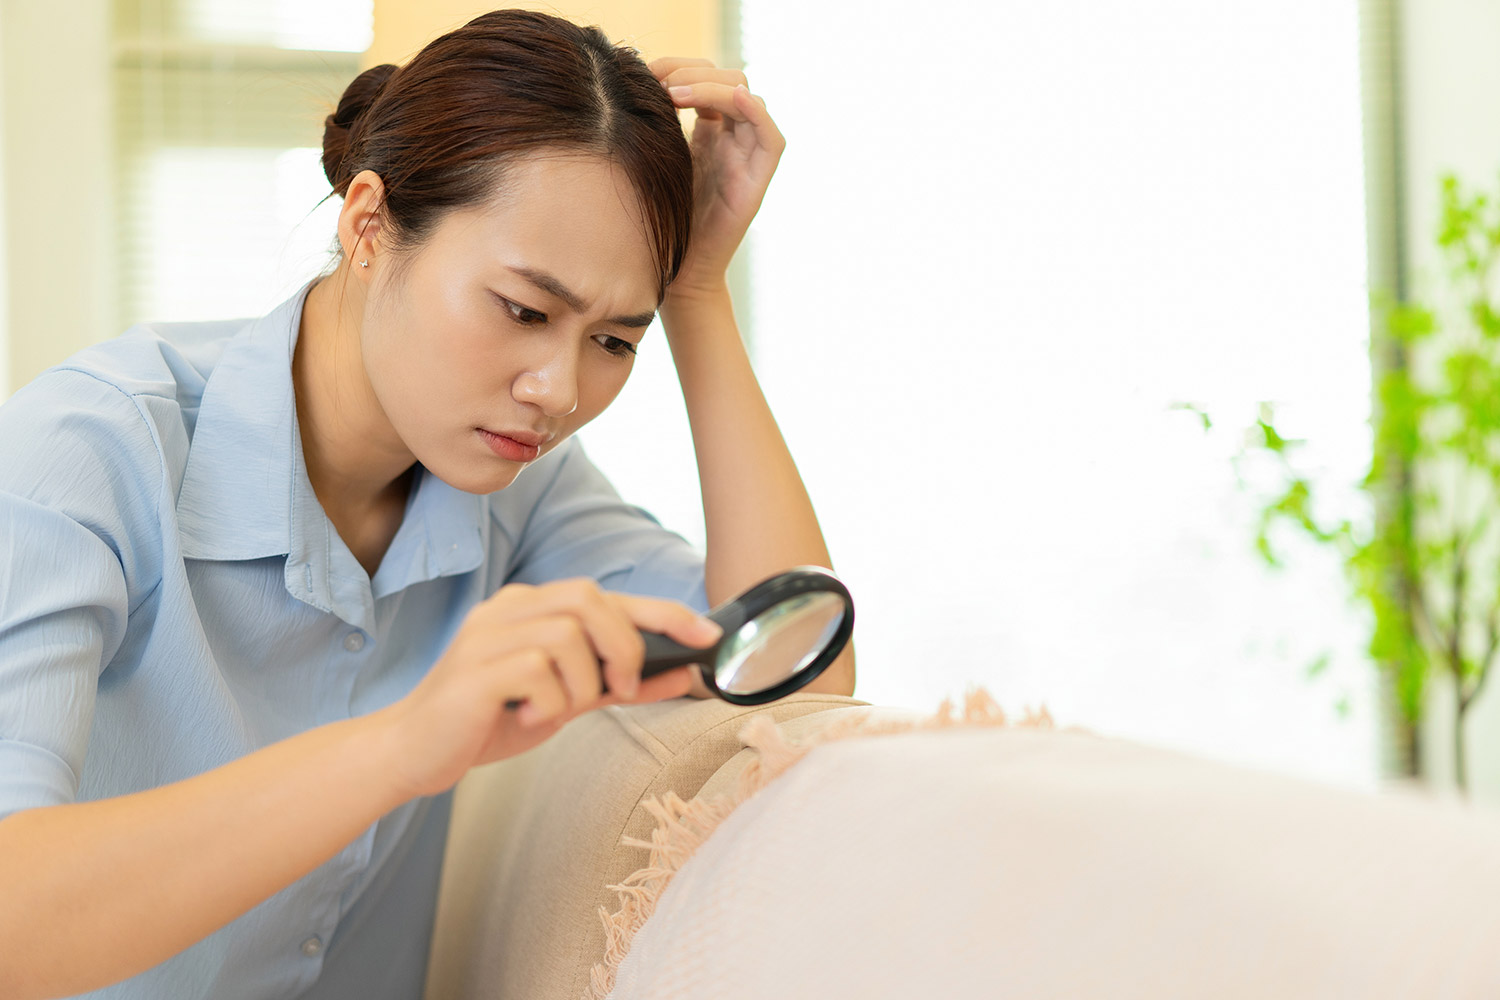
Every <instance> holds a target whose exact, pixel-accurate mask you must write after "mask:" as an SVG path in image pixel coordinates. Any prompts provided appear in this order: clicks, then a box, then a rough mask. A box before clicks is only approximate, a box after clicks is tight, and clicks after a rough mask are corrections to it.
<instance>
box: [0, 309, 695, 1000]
mask: <svg viewBox="0 0 1500 1000" xmlns="http://www.w3.org/2000/svg"><path fill="white" fill-rule="evenodd" d="M310 287H311V282H309V283H308V284H307V285H304V286H303V288H302V289H301V290H300V291H299V292H298V293H297V294H296V295H294V296H293V297H292V298H290V299H288V300H287V301H286V302H285V303H283V304H282V305H280V306H278V307H277V308H276V309H275V310H274V311H273V312H271V313H270V314H269V315H267V316H265V317H262V318H260V319H256V320H227V321H215V322H206V323H155V324H146V325H142V326H137V327H133V328H132V329H130V330H128V331H127V332H126V333H125V334H123V335H122V336H120V337H118V338H115V339H114V340H110V341H106V342H105V343H102V344H99V345H97V346H95V347H93V348H90V349H88V350H86V351H83V352H82V353H80V354H78V355H76V356H74V357H73V358H71V359H69V360H68V361H67V362H65V363H64V364H62V365H60V366H58V367H57V368H53V369H51V370H49V371H47V372H45V373H43V374H42V375H41V376H40V377H38V378H37V379H36V380H35V381H33V382H32V383H30V384H29V385H27V386H26V387H24V388H23V389H21V390H20V391H19V392H17V393H16V394H15V395H14V396H13V397H12V398H11V399H10V400H9V401H7V402H6V403H5V405H4V406H0V818H3V817H4V816H7V815H9V814H11V813H13V812H15V811H17V810H20V809H27V808H31V807H36V806H46V805H54V804H59V803H67V802H75V801H86V800H93V799H101V798H107V797H111V796H117V795H125V794H129V793H132V792H138V791H142V790H145V789H148V788H153V787H156V786H159V785H163V784H167V783H169V782H174V781H181V780H182V779H185V778H189V777H191V776H193V775H196V774H199V773H201V772H204V771H207V770H210V769H212V768H216V767H220V766H222V765H224V764H227V763H229V762H230V761H232V760H235V759H236V758H238V757H241V756H243V755H244V754H247V753H250V752H252V751H255V750H258V749H260V748H262V747H264V746H266V745H268V744H271V743H275V742H277V741H278V740H283V739H286V738H287V737H290V736H293V735H295V734H297V733H300V732H303V731H304V730H307V729H310V728H312V727H315V726H320V725H323V724H325V723H329V722H333V721H336V720H339V719H346V718H350V717H352V716H358V715H363V714H366V713H368V712H371V711H374V710H376V709H378V708H381V707H383V706H385V705H388V704H390V703H392V702H393V701H396V700H397V699H399V698H401V697H402V696H403V695H405V694H406V693H407V692H408V691H410V690H411V689H412V688H413V687H414V686H415V685H416V683H417V681H418V680H420V678H421V677H422V676H423V674H424V673H426V671H427V670H428V669H429V667H431V665H432V664H433V663H434V662H435V660H436V659H437V658H438V656H439V655H440V654H441V653H442V651H443V650H444V649H445V648H446V646H447V644H448V641H449V639H450V638H451V637H452V636H453V634H454V632H455V630H456V629H457V628H458V626H459V623H460V622H461V620H462V619H463V617H464V615H465V613H466V612H467V611H468V610H469V609H470V608H472V607H473V606H474V605H475V604H476V603H478V602H479V601H481V600H483V599H484V598H485V597H486V596H488V595H489V594H491V593H493V592H494V591H495V590H496V589H498V588H499V587H500V586H501V585H502V584H504V583H507V582H511V581H524V582H528V583H541V582H544V581H547V580H554V579H560V578H563V577H569V576H590V577H593V578H594V579H596V580H597V581H599V583H600V584H601V585H602V586H603V587H605V588H606V589H610V590H621V591H628V592H632V593H638V594H649V595H653V596H659V597H670V598H674V599H677V600H680V601H683V602H685V603H687V604H689V605H691V606H693V607H695V608H696V609H698V610H700V611H703V610H707V607H708V602H707V598H706V596H705V592H704V578H703V558H702V555H701V554H700V553H699V552H698V551H697V550H695V549H694V548H693V547H691V546H690V545H688V543H687V542H685V541H684V540H683V539H682V538H681V537H680V536H678V535H676V534H674V533H672V532H669V531H667V530H666V529H664V528H663V527H661V525H660V524H658V523H657V522H656V520H655V519H654V518H652V517H651V515H649V514H647V513H646V512H645V511H643V510H641V509H640V508H638V507H635V506H632V505H630V504H627V503H625V502H623V501H622V500H621V499H620V497H619V496H618V495H617V494H616V492H615V491H614V489H613V488H611V486H610V485H609V483H608V482H607V481H606V480H605V478H604V477H603V476H602V475H601V474H600V473H599V471H598V470H597V469H596V468H595V467H594V466H593V465H592V464H591V463H590V462H589V460H588V458H587V457H586V456H585V455H584V453H583V450H582V448H581V447H580V446H579V445H578V443H577V441H576V439H570V440H569V441H567V442H564V443H563V444H561V445H559V446H558V447H557V448H556V449H555V450H554V451H552V452H551V453H549V454H547V455H546V456H544V457H543V458H541V459H540V460H538V461H537V462H535V463H534V464H533V465H532V466H530V467H528V468H526V469H524V470H523V471H522V472H521V474H520V476H519V477H517V479H516V480H515V482H514V483H513V484H512V485H511V486H509V487H508V488H506V489H505V490H502V491H500V492H498V493H493V494H490V495H487V496H478V495H474V494H469V493H464V492H462V491H460V490H457V489H454V488H453V487H451V486H448V485H447V484H446V483H444V482H443V481H441V480H440V479H438V478H436V477H435V476H432V475H430V474H429V473H427V472H426V470H424V469H421V468H420V467H419V468H418V470H417V479H416V481H415V483H414V486H413V488H412V490H411V494H410V497H409V499H408V501H407V506H406V513H405V516H404V518H403V520H402V522H401V526H400V529H399V530H398V531H397V533H396V536H395V539H394V541H393V542H392V543H391V546H390V549H389V551H387V553H386V555H385V558H384V559H383V560H382V561H381V563H380V567H379V569H378V570H377V571H376V573H375V577H374V579H373V580H372V579H370V577H369V575H368V574H366V572H365V571H364V569H363V568H362V567H361V566H360V565H359V563H358V562H357V561H356V560H355V558H354V556H353V554H352V553H351V552H350V551H349V549H348V548H347V547H346V546H345V544H344V542H343V541H342V539H340V537H339V535H338V533H337V532H336V531H335V530H334V528H333V526H332V524H331V523H330V522H329V520H328V518H327V516H326V515H325V514H324V512H323V509H322V507H321V506H320V505H319V503H318V500H317V497H316V496H315V495H314V493H313V490H312V485H311V483H310V482H309V481H308V477H307V469H306V466H305V465H304V463H303V455H302V445H301V439H300V437H299V435H298V430H297V414H296V407H295V404H294V398H293V390H292V381H291V355H292V347H293V345H294V344H295V342H296V338H297V330H298V324H299V322H300V319H301V315H302V303H303V300H304V298H305V296H306V294H307V291H308V289H309V288H310ZM451 798H452V793H451V792H448V793H445V794H443V795H439V796H435V797H432V798H423V799H417V800H414V801H412V802H409V803H407V804H405V805H403V806H401V807H400V808H398V809H396V810H395V811H393V812H391V813H389V814H388V815H386V816H384V817H382V818H381V819H380V820H379V821H378V822H377V823H375V824H374V825H372V826H371V827H369V828H368V829H366V830H365V831H364V832H363V833H362V834H360V836H358V837H357V838H355V840H354V842H353V843H351V844H349V845H348V846H347V847H345V848H344V849H343V850H341V851H340V852H339V853H338V854H337V855H335V856H334V857H333V858H332V859H330V860H329V861H328V862H327V863H325V864H323V865H322V866H320V867H319V868H318V869H317V870H316V871H314V872H312V873H311V874H310V875H308V876H307V877H306V878H303V879H300V880H299V881H297V882H295V883H293V884H292V885H290V886H288V887H286V888H285V889H283V890H282V891H281V892H278V893H277V894H276V895H274V896H272V897H271V898H270V899H268V900H266V901H264V902H263V903H261V904H260V905H259V906H256V907H255V908H254V909H253V910H251V911H249V912H248V913H246V914H244V915H243V916H241V917H240V918H239V919H237V920H235V921H234V922H232V923H230V924H229V925H227V926H226V927H224V928H222V929H220V930H219V931H217V932H216V933H214V934H212V935H210V936H209V937H208V938H206V939H204V940H203V941H201V942H199V943H197V944H195V945H193V946H192V947H191V948H189V949H188V950H187V951H185V952H183V953H182V954H179V955H177V956H175V957H173V958H171V959H169V960H168V961H166V962H163V963H162V964H161V965H159V966H157V967H155V968H153V969H150V970H149V971H147V972H145V973H142V974H141V975H138V976H135V977H133V978H131V979H129V980H127V981H125V982H123V983H119V984H116V985H115V986H112V987H109V988H107V989H103V990H100V991H97V992H95V993H91V994H88V996H94V997H109V998H112V1000H124V998H132V1000H135V998H139V1000H146V998H150V1000H163V998H168V997H170V998H172V1000H190V998H196V997H204V998H208V997H212V998H215V1000H239V998H252V997H277V998H285V997H315V998H339V1000H381V998H387V997H389V998H401V1000H416V998H418V997H420V995H421V991H422V984H423V979H424V976H425V972H426V963H427V951H428V942H429V936H430V934H431V930H432V922H433V914H434V908H435V903H436V893H437V882H438V874H439V870H440V867H441V863H442V855H443V845H444V838H445V836H446V831H447V821H448V813H449V804H450V801H451ZM3 947H4V944H3V943H0V948H3Z"/></svg>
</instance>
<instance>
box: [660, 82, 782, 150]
mask: <svg viewBox="0 0 1500 1000" xmlns="http://www.w3.org/2000/svg"><path fill="white" fill-rule="evenodd" d="M667 93H668V94H670V95H671V96H672V103H673V104H675V105H676V106H677V107H679V108H693V109H695V110H696V111H697V112H698V114H699V115H700V116H701V115H703V113H704V112H706V111H708V112H715V113H717V114H719V115H722V116H723V117H725V118H731V119H733V120H735V121H742V122H747V123H748V124H749V125H750V127H751V128H753V129H754V130H755V141H756V143H757V144H758V145H759V146H761V147H762V148H764V149H768V150H771V151H772V152H774V153H776V154H778V155H779V154H780V153H781V151H782V150H784V149H785V148H786V139H784V138H783V137H782V135H781V130H780V129H778V128H777V127H776V123H775V122H774V121H772V120H771V114H770V112H768V111H767V110H766V105H765V102H764V101H762V100H761V99H760V98H758V97H756V96H755V95H754V94H752V93H750V91H749V90H748V89H747V88H745V87H742V86H735V87H731V86H728V85H727V84H723V83H695V84H691V85H690V86H687V87H672V88H670V89H669V90H668V91H667Z"/></svg>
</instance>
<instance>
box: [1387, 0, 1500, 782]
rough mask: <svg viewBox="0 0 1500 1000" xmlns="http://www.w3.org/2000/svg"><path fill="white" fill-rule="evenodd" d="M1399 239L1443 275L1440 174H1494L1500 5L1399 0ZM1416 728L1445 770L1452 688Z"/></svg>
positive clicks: (1485, 754) (1497, 739)
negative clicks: (1402, 228)
mask: <svg viewBox="0 0 1500 1000" xmlns="http://www.w3.org/2000/svg"><path fill="white" fill-rule="evenodd" d="M1400 8H1401V9H1400V20H1399V31H1400V45H1401V59H1402V62H1403V65H1402V67H1401V70H1402V75H1401V78H1400V81H1399V84H1400V86H1401V87H1402V90H1403V96H1402V105H1401V116H1402V128H1403V130H1404V156H1403V169H1404V184H1403V192H1404V197H1405V200H1406V213H1405V225H1406V240H1407V248H1408V253H1409V257H1408V260H1409V261H1410V264H1409V270H1410V274H1411V283H1412V287H1413V291H1414V292H1415V293H1416V295H1418V296H1419V297H1420V296H1423V295H1424V294H1427V293H1429V292H1430V291H1431V289H1432V288H1433V285H1434V282H1435V281H1436V280H1437V279H1438V278H1439V277H1440V274H1441V271H1440V261H1439V258H1438V256H1437V252H1436V249H1435V247H1434V244H1433V236H1434V233H1435V227H1436V224H1437V217H1438V209H1439V204H1438V177H1439V176H1440V175H1441V174H1443V173H1445V172H1453V173H1456V174H1458V176H1459V177H1460V178H1461V179H1462V180H1463V181H1464V182H1465V183H1466V184H1467V185H1468V186H1469V187H1470V188H1474V187H1482V188H1484V189H1485V190H1488V191H1494V190H1495V187H1496V182H1497V179H1500V54H1497V52H1500V3H1496V2H1495V0H1406V2H1404V3H1402V4H1401V5H1400ZM1497 689H1500V683H1496V679H1492V680H1491V681H1490V683H1489V685H1487V686H1486V689H1485V692H1484V694H1483V695H1482V696H1481V697H1480V699H1479V700H1478V701H1477V702H1475V703H1474V706H1473V708H1472V709H1471V710H1470V740H1469V743H1468V749H1469V753H1468V760H1469V776H1470V787H1471V788H1472V789H1473V791H1474V797H1475V798H1476V799H1478V800H1481V801H1491V802H1496V801H1500V695H1497V694H1496V691H1497ZM1426 712H1427V715H1426V719H1425V720H1424V725H1423V728H1422V739H1423V752H1424V755H1425V761H1426V767H1425V770H1426V772H1427V774H1428V775H1429V776H1430V777H1431V779H1432V780H1433V782H1434V783H1436V784H1444V783H1447V782H1448V781H1449V780H1451V779H1450V776H1451V774H1452V760H1453V753H1452V740H1453V732H1452V727H1451V725H1450V724H1449V718H1450V717H1451V714H1452V688H1451V685H1448V684H1447V683H1445V682H1443V681H1441V680H1439V681H1438V682H1437V683H1435V684H1434V685H1433V686H1432V689H1431V696H1430V698H1429V705H1428V707H1427V710H1426Z"/></svg>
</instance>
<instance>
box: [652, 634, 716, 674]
mask: <svg viewBox="0 0 1500 1000" xmlns="http://www.w3.org/2000/svg"><path fill="white" fill-rule="evenodd" d="M728 634H729V633H728V632H727V631H726V632H725V633H724V635H725V636H727V635H728ZM641 638H643V639H645V640H646V662H645V663H644V664H643V665H642V666H641V676H642V677H652V676H654V675H656V674H660V673H665V672H666V671H668V670H672V669H674V668H676V667H687V666H691V665H692V664H694V663H713V662H714V660H715V659H716V658H717V657H718V655H719V647H720V646H721V645H723V643H724V639H723V637H721V638H720V639H719V641H718V642H716V643H714V644H713V645H712V646H684V645H683V644H682V643H680V642H678V641H677V640H676V639H673V638H671V637H669V636H665V635H662V634H661V633H660V632H645V631H642V632H641Z"/></svg>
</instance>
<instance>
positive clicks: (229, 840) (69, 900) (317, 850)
mask: <svg viewBox="0 0 1500 1000" xmlns="http://www.w3.org/2000/svg"><path fill="white" fill-rule="evenodd" d="M380 725H381V723H380V722H379V719H378V716H366V717H364V718H359V719H351V720H347V721H343V722H336V723H333V724H330V725H326V726H321V727H319V728H317V729H313V730H310V731H308V732H305V733H302V734H300V735H298V736H295V737H292V738H290V739H287V740H283V741H282V742H279V743H276V744H273V745H271V746H269V747H266V748H265V749H263V750H260V751H257V752H255V753H253V754H249V755H247V756H245V757H242V758H240V759H239V760H236V761H233V762H232V763H230V764H227V765H225V766H223V767H220V768H217V769H215V770H212V771H208V772H205V773H203V774H200V775H198V776H196V777H193V778H189V779H187V780H184V781H179V782H176V783H174V784H170V785H164V786H162V787H159V788H154V789H150V790H148V791H144V792H138V793H135V794H132V795H125V796H120V797H118V798H111V799H101V800H98V801H94V802H82V803H76V804H72V805H62V806H50V807H46V808H40V809H33V810H27V811H24V812H19V813H15V814H13V815H11V816H9V817H7V818H6V819H5V820H4V821H3V822H0V885H3V886H5V891H4V893H3V894H0V941H3V942H5V944H4V947H3V948H0V996H5V997H7V998H17V1000H19V998H31V997H57V996H68V995H72V994H75V993H79V992H83V991H86V990H90V989H97V988H99V987H103V986H106V985H108V984H110V983H115V982H119V981H120V980H123V979H127V978H129V977H130V976H133V975H136V974H137V973H140V972H142V971H144V970H146V969H149V968H151V967H152V966H154V965H157V964H158V963H160V962H162V961H164V960H166V959H167V958H170V957H171V956H173V955H175V954H177V953H179V952H181V951H184V950H185V949H187V948H188V947H189V946H190V945H192V944H194V943H196V942H197V941H199V940H201V939H203V938H205V937H207V936H208V935H209V934H211V933H212V932H214V931H215V930H217V929H218V928H220V927H222V926H224V925H225V924H227V923H229V922H230V921H232V920H234V919H235V918H236V917H238V916H240V915H241V914H243V913H245V912H246V911H248V910H250V909H251V908H252V907H254V906H255V905H256V904H258V903H260V902H261V901H262V900H265V899H267V898H268V897H270V896H272V895H273V894H275V893H276V892H278V891H279V890H281V889H282V888H284V887H286V886H288V885H290V884H291V883H292V882H294V881H296V880H297V879H299V878H301V877H302V876H304V875H306V874H308V873H309V872H311V871H312V870H313V869H315V868H316V867H317V866H318V865H320V864H322V863H323V862H324V861H327V860H328V859H329V858H330V857H332V856H333V855H334V854H336V853H337V852H338V851H339V850H340V849H342V848H343V847H344V846H345V845H347V844H348V843H349V842H350V841H352V840H353V839H354V838H355V837H356V836H358V835H359V833H360V831H362V830H364V829H365V828H366V827H367V826H368V825H369V824H370V823H372V822H374V821H375V820H376V819H378V818H379V817H380V816H382V815H383V814H385V813H386V812H389V811H390V810H391V809H394V808H395V807H396V806H398V805H400V804H401V796H400V794H399V793H397V792H396V790H395V788H394V787H392V784H391V782H390V780H389V777H388V775H389V773H390V772H389V769H388V764H387V761H386V760H385V751H384V749H383V747H384V745H385V744H384V741H383V736H382V734H381V729H380Z"/></svg>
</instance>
